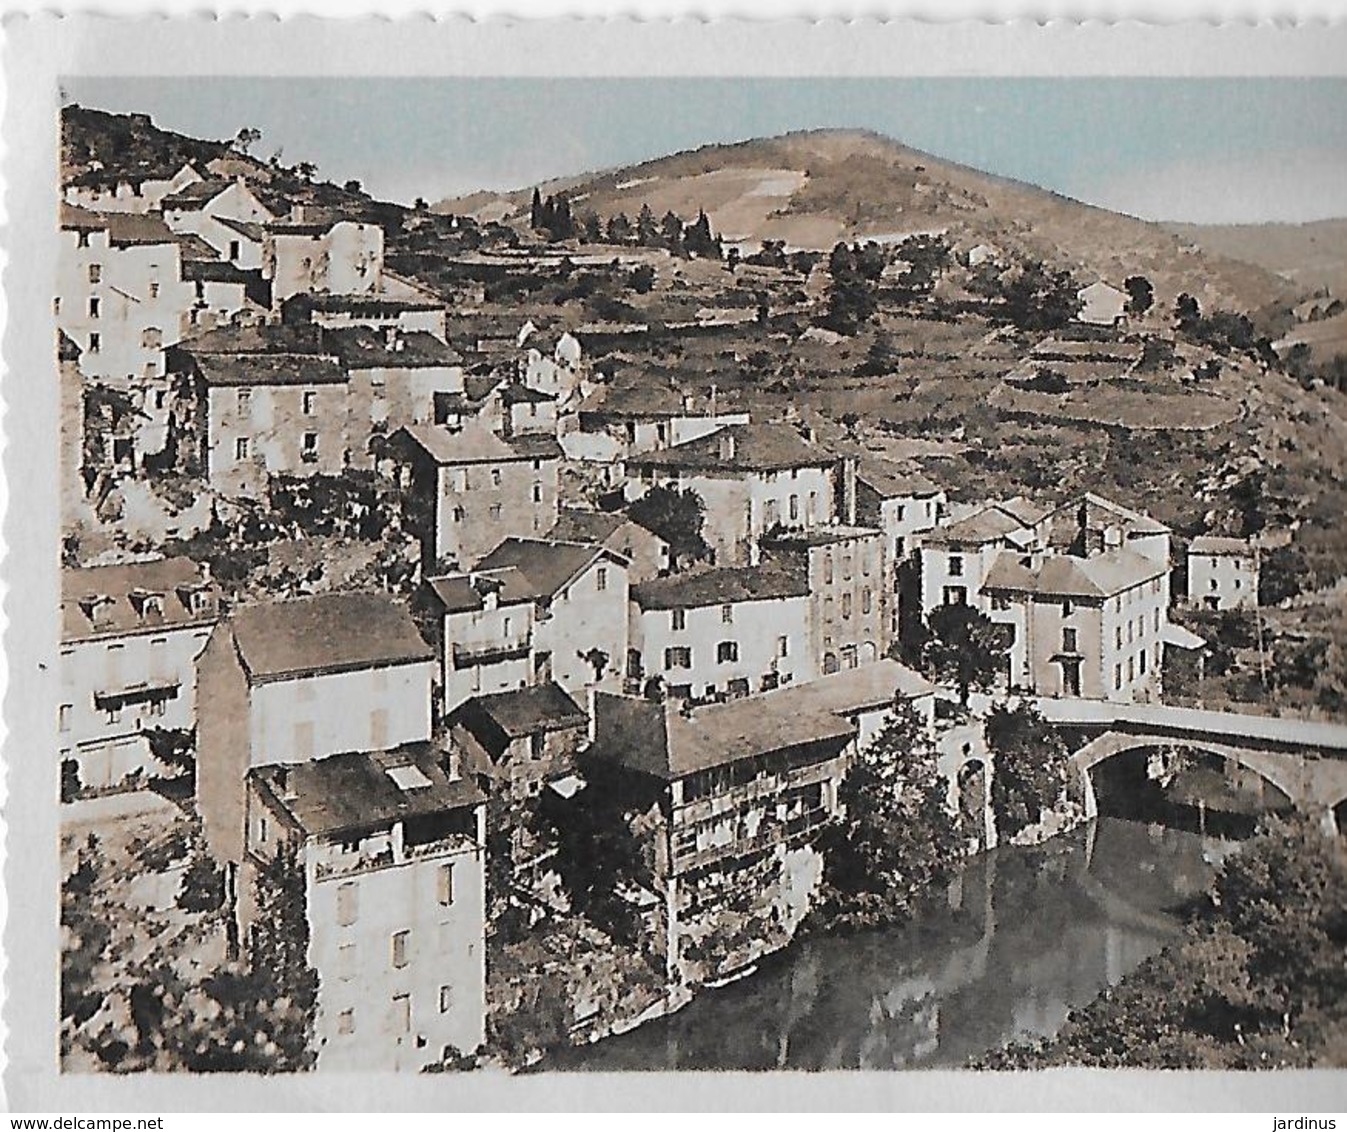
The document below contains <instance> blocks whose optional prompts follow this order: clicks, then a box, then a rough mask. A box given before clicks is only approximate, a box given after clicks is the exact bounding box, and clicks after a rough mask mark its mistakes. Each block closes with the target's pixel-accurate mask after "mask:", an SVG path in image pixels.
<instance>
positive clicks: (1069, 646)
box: [1062, 629, 1076, 652]
mask: <svg viewBox="0 0 1347 1132" xmlns="http://www.w3.org/2000/svg"><path fill="white" fill-rule="evenodd" d="M1075 651H1076V630H1075V629H1063V630H1062V652H1075Z"/></svg>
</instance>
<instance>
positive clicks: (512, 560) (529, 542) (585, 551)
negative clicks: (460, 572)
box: [477, 538, 622, 600]
mask: <svg viewBox="0 0 1347 1132" xmlns="http://www.w3.org/2000/svg"><path fill="white" fill-rule="evenodd" d="M601 557H607V558H610V559H612V560H613V561H614V562H619V563H620V562H621V561H622V560H621V559H620V558H619V557H618V555H616V554H614V553H613V552H612V551H611V550H605V549H604V548H603V547H601V546H594V545H592V544H589V543H579V542H556V541H553V540H551V539H538V538H507V539H506V540H505V541H504V542H502V543H501V544H500V545H499V546H498V547H496V549H495V550H493V551H492V552H491V553H490V554H488V555H487V556H486V557H485V558H483V559H482V560H481V561H480V562H479V563H477V569H478V570H479V571H481V570H499V569H502V568H504V567H506V566H513V567H514V568H515V569H516V570H518V571H519V573H520V574H522V575H523V576H524V578H525V580H526V582H527V584H528V590H529V596H530V597H532V598H534V599H535V600H540V599H545V598H551V597H553V596H554V595H556V594H557V593H559V592H560V591H561V589H562V588H563V587H564V586H566V585H567V583H569V582H571V581H572V580H574V579H575V578H576V577H577V576H578V575H579V574H580V573H581V572H582V571H584V570H585V569H586V568H587V567H588V566H589V565H590V563H591V562H593V561H594V560H595V559H597V558H601Z"/></svg>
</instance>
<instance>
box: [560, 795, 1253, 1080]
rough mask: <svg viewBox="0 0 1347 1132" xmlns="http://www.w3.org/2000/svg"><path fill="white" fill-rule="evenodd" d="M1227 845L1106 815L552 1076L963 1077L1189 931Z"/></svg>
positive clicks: (579, 1057)
mask: <svg viewBox="0 0 1347 1132" xmlns="http://www.w3.org/2000/svg"><path fill="white" fill-rule="evenodd" d="M1226 848H1227V846H1226V845H1225V843H1222V842H1217V841H1213V840H1211V839H1204V838H1202V837H1199V836H1198V835H1197V834H1195V833H1191V832H1186V831H1183V830H1177V829H1170V828H1164V827H1161V826H1152V825H1145V824H1141V823H1138V822H1129V821H1123V820H1120V819H1117V818H1111V817H1104V818H1100V819H1099V820H1098V821H1097V822H1094V823H1091V824H1090V825H1089V826H1086V827H1084V828H1082V829H1080V830H1077V831H1076V832H1075V833H1073V834H1070V835H1067V836H1064V837H1059V838H1056V839H1054V840H1053V841H1052V842H1050V843H1049V844H1047V845H1044V846H1041V847H1038V848H1032V849H1028V848H1018V847H1007V848H1003V849H999V850H996V851H995V852H992V853H988V854H985V855H983V856H981V857H978V858H975V859H974V860H972V861H971V862H969V864H968V866H967V867H966V868H965V870H964V872H963V874H962V876H961V877H960V879H959V881H957V882H956V883H955V885H954V886H953V887H952V888H951V889H950V891H949V892H948V893H947V894H946V893H942V894H941V895H940V896H939V897H938V898H934V899H932V900H930V901H929V902H927V903H925V904H924V905H923V907H922V908H921V910H920V912H919V914H918V915H917V916H916V917H915V918H914V920H913V921H912V922H910V923H908V924H906V925H904V926H903V927H901V928H891V929H880V930H875V931H869V932H862V933H859V934H856V935H851V936H846V937H817V938H810V939H805V940H803V941H800V942H798V943H796V944H795V945H793V946H792V947H790V948H788V949H787V950H786V951H785V952H783V953H781V954H779V955H776V956H773V957H772V958H771V959H769V960H768V961H766V962H764V963H763V964H762V965H761V966H760V968H759V969H758V970H757V971H756V972H755V973H753V974H752V975H749V976H748V977H746V978H744V979H741V980H740V981H738V982H736V983H733V984H731V985H730V986H726V987H722V988H720V989H718V990H710V991H705V992H703V994H701V995H700V996H699V997H698V998H697V999H696V1000H695V1001H693V1002H692V1003H691V1004H690V1005H689V1006H687V1007H685V1008H684V1009H683V1010H682V1011H680V1012H679V1013H677V1014H675V1015H673V1016H672V1017H669V1018H664V1019H660V1020H658V1021H655V1022H651V1023H648V1024H647V1025H645V1026H642V1027H640V1028H639V1029H637V1030H634V1031H632V1032H630V1033H627V1034H622V1035H619V1036H617V1037H613V1038H609V1039H607V1040H605V1041H602V1042H598V1043H596V1044H594V1045H591V1046H586V1047H583V1048H580V1049H572V1050H566V1051H564V1052H562V1053H559V1054H558V1055H556V1056H555V1057H554V1058H552V1059H550V1060H549V1062H548V1064H547V1068H550V1069H559V1070H569V1071H579V1070H610V1071H620V1070H675V1069H691V1070H711V1069H729V1070H766V1069H795V1070H819V1069H872V1070H883V1069H918V1068H920V1069H933V1068H957V1067H960V1066H962V1065H964V1064H965V1063H966V1062H967V1060H968V1058H970V1057H973V1056H975V1055H977V1054H980V1053H984V1052H986V1051H988V1050H992V1049H996V1048H998V1047H1000V1046H1001V1045H1003V1044H1004V1043H1006V1042H1008V1041H1010V1040H1012V1039H1014V1038H1017V1037H1024V1036H1028V1035H1036V1034H1041V1035H1050V1034H1054V1033H1056V1032H1057V1030H1058V1029H1059V1028H1060V1027H1061V1025H1062V1023H1063V1022H1064V1021H1065V1019H1066V1014H1067V1011H1068V1010H1069V1009H1071V1008H1072V1007H1074V1006H1080V1005H1083V1004H1085V1003H1087V1002H1089V1001H1090V1000H1091V999H1093V998H1094V997H1095V996H1096V995H1097V994H1098V993H1099V992H1100V991H1101V990H1103V989H1104V988H1105V987H1106V986H1109V985H1111V984H1113V983H1116V982H1117V981H1118V980H1119V979H1121V978H1122V977H1123V976H1124V975H1125V974H1127V972H1129V971H1131V970H1132V969H1133V968H1135V967H1136V966H1137V965H1138V964H1139V963H1141V962H1142V960H1143V959H1145V958H1146V957H1147V956H1149V955H1152V954H1154V953H1155V952H1156V951H1158V950H1160V948H1162V947H1163V946H1164V945H1165V944H1166V943H1168V942H1170V941H1171V940H1173V939H1174V938H1176V937H1177V936H1178V935H1179V934H1180V932H1181V927H1180V920H1179V917H1178V915H1177V914H1176V910H1177V909H1178V907H1179V906H1180V905H1181V904H1183V903H1184V902H1185V901H1186V900H1188V899H1190V898H1192V897H1194V896H1196V895H1198V894H1199V893H1201V892H1202V891H1203V890H1204V889H1205V887H1206V885H1207V882H1208V881H1209V880H1210V878H1211V877H1212V875H1213V873H1214V871H1215V870H1214V866H1213V864H1212V861H1213V860H1214V859H1215V858H1216V857H1218V856H1219V855H1220V854H1221V853H1222V852H1224V851H1225V850H1226Z"/></svg>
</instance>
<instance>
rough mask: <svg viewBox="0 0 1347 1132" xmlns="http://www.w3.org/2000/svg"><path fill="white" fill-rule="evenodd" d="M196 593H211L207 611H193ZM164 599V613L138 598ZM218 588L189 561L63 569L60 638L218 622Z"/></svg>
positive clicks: (161, 560) (77, 639)
mask: <svg viewBox="0 0 1347 1132" xmlns="http://www.w3.org/2000/svg"><path fill="white" fill-rule="evenodd" d="M193 590H204V591H205V592H206V594H207V601H206V603H205V608H204V609H203V610H202V611H201V612H197V613H193V611H192V607H191V605H190V604H189V602H188V601H187V597H188V594H189V593H190V592H191V591H193ZM151 594H159V595H162V597H163V603H162V605H163V610H162V613H155V612H154V611H153V609H147V608H146V607H145V606H144V605H143V604H142V603H141V602H140V601H139V596H140V595H151ZM216 598H217V594H216V592H215V589H214V587H212V586H210V584H209V583H208V582H206V581H205V580H204V579H203V578H202V576H201V570H200V568H199V567H198V566H197V564H196V563H195V562H193V561H192V560H191V559H190V558H161V559H158V560H156V561H153V562H128V563H124V564H121V565H117V566H88V567H83V568H75V569H65V570H62V571H61V639H62V640H63V641H79V640H86V639H90V638H93V637H105V636H112V635H118V634H122V633H135V632H145V631H148V630H152V629H158V630H160V631H163V630H164V629H174V628H182V627H183V626H186V625H194V624H201V625H205V624H209V623H210V622H212V621H214V620H215V618H216Z"/></svg>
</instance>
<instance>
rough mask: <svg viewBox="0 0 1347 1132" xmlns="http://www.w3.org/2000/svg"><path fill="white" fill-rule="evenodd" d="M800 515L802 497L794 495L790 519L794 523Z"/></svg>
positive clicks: (791, 502)
mask: <svg viewBox="0 0 1347 1132" xmlns="http://www.w3.org/2000/svg"><path fill="white" fill-rule="evenodd" d="M799 517H800V497H799V496H798V495H792V496H791V497H790V521H791V522H792V523H793V522H795V521H796V520H797V519H799Z"/></svg>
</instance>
